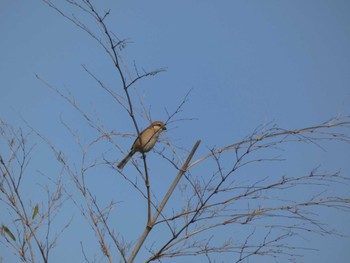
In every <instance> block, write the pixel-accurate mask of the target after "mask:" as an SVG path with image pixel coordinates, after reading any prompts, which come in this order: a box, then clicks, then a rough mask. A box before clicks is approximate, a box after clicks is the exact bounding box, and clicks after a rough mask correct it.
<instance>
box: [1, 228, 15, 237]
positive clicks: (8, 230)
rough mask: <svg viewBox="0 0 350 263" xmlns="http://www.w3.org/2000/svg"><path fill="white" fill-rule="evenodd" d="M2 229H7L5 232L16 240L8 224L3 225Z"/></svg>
mask: <svg viewBox="0 0 350 263" xmlns="http://www.w3.org/2000/svg"><path fill="white" fill-rule="evenodd" d="M2 229H3V230H4V231H5V233H6V234H7V235H8V236H9V237H10V238H11V239H12V240H13V241H16V238H15V236H14V235H13V234H12V232H11V231H10V229H8V227H7V226H5V225H2Z"/></svg>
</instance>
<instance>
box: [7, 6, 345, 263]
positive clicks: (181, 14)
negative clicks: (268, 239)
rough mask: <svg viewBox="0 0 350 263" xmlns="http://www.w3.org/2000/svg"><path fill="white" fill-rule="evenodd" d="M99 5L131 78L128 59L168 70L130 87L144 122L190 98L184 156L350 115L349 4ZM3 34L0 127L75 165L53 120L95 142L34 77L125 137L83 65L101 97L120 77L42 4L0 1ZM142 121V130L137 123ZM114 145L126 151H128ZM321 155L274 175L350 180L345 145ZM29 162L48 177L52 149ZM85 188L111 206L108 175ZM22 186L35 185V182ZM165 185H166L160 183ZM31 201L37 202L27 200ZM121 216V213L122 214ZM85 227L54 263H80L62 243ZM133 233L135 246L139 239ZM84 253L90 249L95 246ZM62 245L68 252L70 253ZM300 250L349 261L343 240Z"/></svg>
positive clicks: (306, 154) (176, 131) (296, 155)
mask: <svg viewBox="0 0 350 263" xmlns="http://www.w3.org/2000/svg"><path fill="white" fill-rule="evenodd" d="M57 2H60V1H57ZM95 2H96V3H97V2H99V1H95ZM103 2H104V3H105V4H104V6H103V7H100V9H101V10H107V9H111V16H110V20H109V21H110V23H109V25H110V28H111V29H112V30H113V32H115V33H116V34H117V35H118V36H119V37H120V38H127V39H129V41H130V44H129V46H128V48H127V50H126V51H125V53H124V58H125V61H126V63H129V65H131V67H130V70H131V71H132V65H133V61H134V60H135V61H136V63H137V65H138V66H139V68H140V69H141V68H145V69H146V70H152V69H156V68H162V67H166V68H167V72H165V73H162V74H160V75H157V76H156V77H154V78H150V79H148V80H146V81H144V82H140V84H138V87H137V88H138V90H139V92H140V94H141V96H142V97H143V98H144V100H145V101H146V104H147V105H148V106H149V105H151V107H150V110H151V113H152V117H153V119H160V120H162V119H165V118H166V113H165V111H164V108H167V109H168V110H169V111H172V110H174V109H175V108H176V107H177V105H178V104H179V103H180V102H181V100H182V98H183V97H184V95H185V94H186V93H187V92H188V91H189V90H190V89H192V92H191V94H190V97H189V102H188V103H187V104H186V105H185V107H184V110H183V112H182V113H181V115H179V118H196V120H195V121H191V122H189V121H183V122H178V123H176V124H174V126H173V127H170V129H169V132H168V133H167V137H168V138H169V139H170V140H172V141H173V142H175V143H176V144H177V145H184V146H185V147H188V148H189V147H191V145H192V144H193V143H194V142H195V141H196V140H197V139H202V146H201V147H202V149H201V152H200V153H199V155H200V154H201V153H204V152H205V147H212V146H217V147H220V146H224V145H227V144H230V143H233V142H236V141H239V140H241V139H243V138H244V136H246V135H247V134H249V132H251V131H252V130H253V129H254V128H255V127H257V126H258V125H260V124H264V123H269V122H271V121H273V122H275V123H277V124H278V125H279V126H282V127H284V128H287V129H293V128H299V127H304V126H312V125H314V124H318V123H320V122H323V121H326V120H328V119H329V118H331V117H334V116H338V115H348V114H349V113H350V107H349V106H350V48H349V47H350V15H349V14H350V1H347V0H328V1H325V0H310V1H301V0H298V1H291V0H289V1H272V0H271V1H259V0H256V1H232V0H223V1H213V0H211V1H209V0H201V1H199V0H179V1H160V0H154V1H141V0H137V1H125V0H124V1H103ZM96 5H97V4H96ZM63 8H65V7H63ZM65 10H66V11H68V12H69V13H72V12H74V13H76V14H78V12H77V11H76V10H75V11H73V10H72V9H65ZM0 36H1V39H0V94H1V95H0V118H1V119H3V120H5V121H7V122H8V123H10V124H12V125H14V126H16V127H18V126H21V125H23V122H22V121H21V117H23V118H24V119H25V120H26V121H27V122H29V123H30V124H31V125H32V126H33V127H35V128H36V129H37V130H39V131H40V132H41V133H42V134H45V136H46V137H47V138H48V139H49V140H50V141H51V142H53V143H54V144H55V145H59V146H60V147H61V148H62V150H64V151H66V152H69V153H70V154H71V156H68V157H71V158H72V160H75V159H74V157H75V156H76V155H75V154H76V153H77V152H78V151H77V149H75V148H74V147H72V146H71V145H72V142H73V141H72V139H71V138H70V137H69V134H68V133H67V131H66V130H65V129H64V128H63V127H62V124H61V123H60V118H63V119H64V120H66V121H67V122H68V123H70V124H74V125H76V129H77V130H78V131H79V132H80V134H81V135H83V136H86V140H89V138H91V137H92V136H93V135H92V134H89V133H88V132H86V133H85V131H84V128H82V127H85V126H83V125H82V120H81V118H79V115H78V114H76V113H74V110H72V109H71V108H70V107H69V106H68V105H67V104H66V103H64V102H63V101H62V100H61V99H60V98H58V96H57V95H55V94H54V93H53V92H51V91H50V90H48V89H47V88H45V87H44V86H43V85H42V83H41V82H40V81H38V80H37V79H36V78H35V74H38V75H40V76H41V77H42V78H43V79H45V80H46V81H47V82H49V83H50V84H52V85H54V86H55V87H57V88H59V89H60V90H63V91H69V92H71V93H72V94H73V95H74V97H75V98H76V99H77V101H78V102H79V103H80V105H82V107H84V109H86V110H87V111H88V112H89V113H93V114H95V113H94V112H96V114H97V116H98V117H99V118H100V120H101V122H102V123H103V124H104V125H105V127H106V129H107V130H115V131H121V132H129V133H133V132H134V130H133V126H132V123H131V122H130V120H129V119H128V116H127V115H126V114H125V112H122V111H121V110H120V109H116V108H115V105H114V104H113V102H112V100H110V99H109V98H108V97H107V96H106V94H104V93H102V92H101V90H100V89H98V88H97V87H96V85H95V83H94V82H93V81H92V80H91V78H89V76H88V75H87V74H86V73H85V72H84V70H83V69H82V67H81V65H86V66H87V67H88V68H89V69H91V70H92V71H93V72H94V73H95V74H96V75H97V76H99V77H100V78H101V79H103V80H104V81H105V83H106V84H107V85H109V87H113V86H116V83H117V82H116V80H117V77H116V74H115V72H114V68H113V65H112V64H111V63H110V61H109V60H108V57H107V56H106V54H105V53H104V52H103V50H101V48H100V47H99V46H98V45H97V44H96V42H94V41H93V40H92V39H91V38H90V37H89V36H87V35H86V33H84V32H82V31H81V30H79V29H78V28H77V27H75V26H74V25H73V24H71V23H70V22H68V21H67V20H65V19H64V18H63V17H61V16H60V15H58V14H57V13H56V12H54V11H53V10H52V9H50V8H48V7H47V6H46V5H45V4H44V3H43V2H41V1H39V0H35V1H12V0H1V1H0ZM140 123H141V126H142V127H145V126H146V125H147V122H146V121H145V120H142V119H140ZM33 139H35V138H33ZM120 143H121V145H122V146H123V147H124V149H125V150H127V149H128V147H129V146H128V145H130V143H131V141H130V140H128V141H126V142H125V144H124V142H120ZM326 147H327V149H328V150H327V151H326V152H324V151H321V150H320V149H319V148H317V147H312V146H311V147H309V148H307V150H305V151H304V150H303V151H300V150H299V148H298V147H292V148H291V151H292V152H288V153H286V156H288V157H290V158H291V163H290V162H288V161H286V162H285V163H284V166H283V165H282V166H279V168H278V169H279V170H278V171H280V174H281V175H283V174H294V173H302V172H304V173H307V172H308V171H310V170H311V169H312V168H314V167H317V166H319V165H322V166H321V167H322V169H324V170H326V171H335V170H338V169H341V172H342V173H343V174H344V175H347V176H349V172H350V165H349V156H350V147H349V145H341V144H334V145H333V144H327V145H326ZM75 151H77V152H75ZM36 153H37V157H36V158H33V164H32V166H31V168H30V169H31V171H33V172H34V173H35V171H36V170H40V171H44V172H45V173H50V172H51V170H50V169H51V167H53V166H55V164H54V161H53V160H52V156H50V154H49V150H48V149H45V147H44V146H41V145H39V146H38V147H37V148H36ZM121 157H122V156H117V157H116V158H118V159H120V158H121ZM39 159H40V160H39ZM76 162H79V158H77V160H76ZM37 165H38V166H40V167H39V168H38V167H37ZM55 168H56V167H55ZM34 178H36V179H38V178H40V177H39V176H37V175H36V176H34ZM36 179H35V180H36ZM162 179H163V178H162ZM91 180H92V181H91V183H92V184H94V185H95V186H96V189H95V190H96V193H97V195H99V196H101V197H100V198H101V199H102V200H109V199H108V198H109V197H106V196H104V194H105V192H106V191H113V189H115V188H112V187H111V185H113V183H115V182H114V181H113V180H114V178H113V175H111V174H108V175H106V176H103V175H98V176H95V177H93V179H91ZM169 181H170V180H169ZM36 183H37V184H39V183H40V182H36ZM31 184H33V185H31V186H30V187H35V183H33V181H31ZM162 184H164V185H163V187H165V185H167V184H168V181H165V180H163V181H162ZM334 190H335V191H338V190H337V189H334ZM339 191H344V188H341V187H340V188H339ZM118 194H120V195H118ZM123 195H127V192H126V193H124V192H122V193H115V195H114V197H113V198H114V199H115V200H116V201H123V200H124V199H123ZM28 197H29V198H33V199H36V198H38V197H37V196H36V192H30V193H28ZM104 198H106V199H104ZM127 207H128V206H126V205H125V204H124V205H123V203H122V205H121V208H120V209H128V208H127ZM74 209H76V208H75V207H74V206H73V205H69V208H68V209H66V210H64V212H62V213H64V214H62V215H61V216H62V217H65V216H66V217H69V218H70V216H71V215H72V214H73V215H74V217H75V218H76V220H78V221H79V220H81V219H79V217H80V216H79V212H78V211H74ZM0 214H1V217H2V216H3V215H4V214H6V211H0ZM324 217H325V218H326V220H325V221H326V222H330V223H331V224H333V226H334V227H336V228H338V230H342V231H344V233H345V234H348V235H350V224H349V222H350V216H349V215H348V216H347V217H341V218H340V217H339V215H338V214H337V213H332V214H327V213H325V214H324ZM73 222H74V221H73ZM0 223H1V218H0ZM77 225H78V226H77ZM82 225H83V224H82ZM84 227H85V228H84ZM84 227H83V226H81V228H80V227H79V224H77V222H75V223H73V226H72V227H71V228H70V230H68V233H67V234H64V235H63V236H62V238H61V239H60V241H59V242H58V244H57V248H56V249H55V250H54V252H53V256H52V258H51V260H52V261H51V262H57V263H58V262H82V260H83V259H82V257H81V252H80V245H79V244H78V245H77V244H76V243H74V244H73V243H72V244H70V243H69V240H72V242H73V241H77V240H78V241H79V240H82V239H83V238H80V239H79V238H77V237H79V236H81V235H82V234H83V233H84V232H83V231H90V228H89V227H88V226H87V225H85V226H84ZM142 227H143V225H142ZM79 231H80V232H79ZM89 234H90V233H89ZM132 235H133V236H134V238H136V237H137V236H138V232H137V233H136V232H135V233H133V234H132ZM72 236H74V237H75V238H72ZM90 236H91V235H90ZM87 243H88V244H87V246H90V245H91V247H93V248H92V249H98V246H95V245H96V244H95V243H94V241H93V240H92V241H91V242H90V243H89V241H87ZM67 244H68V245H69V246H70V247H74V249H68V250H67V247H66V245H67ZM306 244H308V245H309V246H310V247H314V248H317V249H319V250H320V251H318V252H315V251H307V252H305V257H304V258H302V259H301V261H297V262H321V263H326V262H331V261H332V262H348V261H350V251H349V249H348V248H349V245H350V242H349V239H338V238H334V237H324V238H319V237H308V241H307V242H306ZM63 251H64V253H63ZM0 255H3V258H4V262H14V261H13V257H12V255H11V253H9V251H7V250H6V249H5V248H4V247H3V246H2V245H0ZM268 260H269V259H264V258H259V259H256V261H254V262H269V261H268ZM173 262H174V261H173ZM181 262H184V261H181ZM188 262H194V261H188Z"/></svg>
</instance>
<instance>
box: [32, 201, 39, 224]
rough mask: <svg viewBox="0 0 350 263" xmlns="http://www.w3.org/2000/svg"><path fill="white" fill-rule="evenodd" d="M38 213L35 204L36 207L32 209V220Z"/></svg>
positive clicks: (37, 207) (37, 206)
mask: <svg viewBox="0 0 350 263" xmlns="http://www.w3.org/2000/svg"><path fill="white" fill-rule="evenodd" d="M38 212H39V205H38V204H36V206H35V207H34V211H33V215H32V220H34V218H35V217H36V216H37V214H38Z"/></svg>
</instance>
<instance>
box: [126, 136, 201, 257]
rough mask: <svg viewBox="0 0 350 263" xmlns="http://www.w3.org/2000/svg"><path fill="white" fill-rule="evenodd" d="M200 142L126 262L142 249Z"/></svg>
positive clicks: (195, 146) (194, 147)
mask: <svg viewBox="0 0 350 263" xmlns="http://www.w3.org/2000/svg"><path fill="white" fill-rule="evenodd" d="M200 142H201V141H200V140H198V141H197V142H196V144H195V145H194V146H193V148H192V151H191V152H190V154H189V155H188V157H187V159H186V161H185V163H184V164H183V165H182V168H181V170H180V171H179V173H178V174H177V176H176V178H175V179H174V182H173V183H172V184H171V186H170V188H169V190H168V192H167V193H166V195H165V197H164V198H163V201H162V203H161V204H160V206H159V208H158V209H157V211H156V212H155V213H154V215H153V217H152V219H151V221H150V222H147V225H146V228H145V230H144V232H143V234H142V236H141V237H140V239H139V241H138V243H137V244H136V246H135V248H134V251H133V252H132V254H131V256H130V258H129V260H128V263H132V262H133V261H134V259H135V257H136V255H137V253H138V252H139V250H140V248H141V247H142V245H143V243H144V242H145V240H146V238H147V236H148V234H149V233H150V232H151V230H152V228H153V226H154V224H155V223H156V221H157V218H158V216H159V215H160V213H161V212H162V210H163V209H164V207H165V205H166V203H167V202H168V200H169V198H170V196H171V194H172V193H173V192H174V190H175V187H176V186H177V184H178V183H179V181H180V179H181V177H182V175H183V174H184V173H185V172H186V171H187V169H188V164H189V163H190V161H191V159H192V157H193V155H194V153H195V152H196V150H197V148H198V146H199V144H200Z"/></svg>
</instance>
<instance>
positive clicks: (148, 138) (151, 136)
mask: <svg viewBox="0 0 350 263" xmlns="http://www.w3.org/2000/svg"><path fill="white" fill-rule="evenodd" d="M164 130H166V127H165V123H164V122H161V121H155V122H152V124H151V125H150V126H148V127H147V128H146V129H144V130H143V131H142V132H141V133H140V136H139V137H137V138H136V140H135V142H134V144H133V145H132V147H131V150H130V152H129V154H128V155H127V156H126V157H125V158H124V159H123V160H122V161H121V162H120V163H119V164H118V168H119V169H123V168H124V166H125V165H126V163H127V162H128V161H129V160H130V159H131V157H132V156H133V155H134V154H135V153H136V152H140V153H146V152H149V151H150V150H151V149H152V148H153V146H154V145H155V144H156V142H157V140H158V137H159V134H160V133H161V132H162V131H164Z"/></svg>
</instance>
